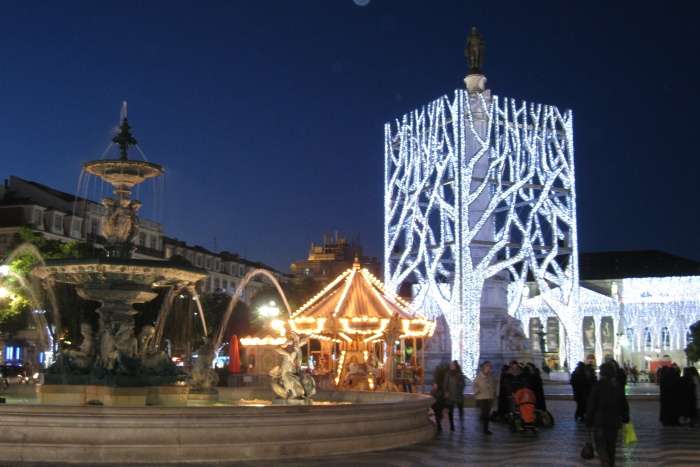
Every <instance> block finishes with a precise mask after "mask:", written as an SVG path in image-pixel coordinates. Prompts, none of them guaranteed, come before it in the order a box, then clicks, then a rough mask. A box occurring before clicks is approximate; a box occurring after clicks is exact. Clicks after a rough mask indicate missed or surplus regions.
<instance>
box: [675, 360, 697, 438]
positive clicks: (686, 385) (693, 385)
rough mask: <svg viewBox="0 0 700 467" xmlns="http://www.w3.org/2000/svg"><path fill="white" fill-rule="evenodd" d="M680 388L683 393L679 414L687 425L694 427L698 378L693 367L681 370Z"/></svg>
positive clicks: (695, 422)
mask: <svg viewBox="0 0 700 467" xmlns="http://www.w3.org/2000/svg"><path fill="white" fill-rule="evenodd" d="M681 387H682V391H683V392H682V401H681V411H680V414H681V416H682V417H683V418H684V419H685V421H687V423H688V424H689V425H691V426H695V425H696V424H697V422H698V409H699V408H700V378H698V370H697V369H696V368H695V367H692V366H689V367H686V368H685V369H684V370H683V377H682V378H681Z"/></svg>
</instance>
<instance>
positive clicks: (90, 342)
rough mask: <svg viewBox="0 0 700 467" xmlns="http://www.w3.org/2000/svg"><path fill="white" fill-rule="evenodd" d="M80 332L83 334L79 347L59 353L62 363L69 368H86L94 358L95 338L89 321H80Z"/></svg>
mask: <svg viewBox="0 0 700 467" xmlns="http://www.w3.org/2000/svg"><path fill="white" fill-rule="evenodd" d="M80 333H81V334H82V336H83V341H82V342H81V343H80V347H79V348H78V349H66V350H64V351H63V352H62V353H61V354H60V355H59V357H60V358H61V359H62V362H61V363H62V365H63V366H65V367H68V369H71V370H87V369H89V368H90V367H91V366H92V364H93V361H94V359H95V340H94V337H93V334H92V326H91V325H90V323H82V324H81V325H80Z"/></svg>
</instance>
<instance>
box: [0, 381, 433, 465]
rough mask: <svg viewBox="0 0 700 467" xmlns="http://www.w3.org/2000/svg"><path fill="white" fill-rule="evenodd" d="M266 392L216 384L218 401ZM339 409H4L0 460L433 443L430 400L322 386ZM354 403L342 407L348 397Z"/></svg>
mask: <svg viewBox="0 0 700 467" xmlns="http://www.w3.org/2000/svg"><path fill="white" fill-rule="evenodd" d="M271 394H272V393H271V392H268V391H256V390H250V389H243V388H219V400H220V401H221V402H225V401H226V400H229V401H232V402H233V401H239V400H241V399H248V400H254V399H269V398H270V397H271ZM317 399H318V400H323V401H332V402H336V403H337V404H336V405H332V404H324V405H311V406H298V405H294V406H285V405H269V406H264V407H260V406H233V405H231V406H228V405H215V406H210V407H158V406H155V407H142V408H136V407H92V406H89V407H77V406H75V407H74V406H53V405H5V406H3V405H0V423H1V424H2V427H3V435H2V437H0V463H12V464H13V465H16V464H18V463H21V462H26V463H41V462H45V463H74V464H99V463H111V464H118V465H121V464H128V463H136V464H139V463H140V464H148V463H153V464H167V463H191V464H205V465H210V464H214V463H226V462H235V461H248V460H262V459H268V460H274V459H289V458H303V457H309V456H326V455H332V454H351V453H358V452H366V451H375V450H383V449H390V448H396V447H401V446H406V445H410V444H415V443H419V442H423V441H427V440H429V439H430V438H431V437H432V436H433V433H434V429H433V427H432V424H431V422H430V421H429V420H428V409H429V407H430V405H431V403H432V399H431V398H430V397H428V396H425V395H420V394H406V393H383V392H381V393H380V392H376V393H375V392H358V391H347V392H321V393H319V394H318V395H317ZM348 402H349V403H350V404H347V403H348Z"/></svg>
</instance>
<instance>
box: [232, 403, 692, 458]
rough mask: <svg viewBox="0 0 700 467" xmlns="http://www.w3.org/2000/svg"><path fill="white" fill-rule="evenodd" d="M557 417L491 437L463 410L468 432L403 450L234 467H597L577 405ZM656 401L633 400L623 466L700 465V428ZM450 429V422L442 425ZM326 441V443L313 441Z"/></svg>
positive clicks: (562, 408) (554, 408) (497, 430)
mask: <svg viewBox="0 0 700 467" xmlns="http://www.w3.org/2000/svg"><path fill="white" fill-rule="evenodd" d="M548 405H549V408H550V410H551V412H552V413H553V415H554V417H555V419H556V425H555V426H554V428H552V429H546V430H544V429H543V430H540V432H539V434H538V435H537V436H536V437H532V436H526V435H521V434H517V433H511V432H510V431H509V430H508V428H507V427H506V426H505V425H499V424H494V425H493V427H492V431H493V435H491V436H486V435H483V434H482V433H480V432H479V431H478V419H477V417H478V415H477V411H476V409H473V408H468V409H465V412H466V413H465V418H466V419H465V423H464V430H463V431H462V430H460V427H459V425H458V426H457V431H456V432H454V433H450V432H449V431H446V432H443V433H442V434H441V435H439V436H437V437H436V438H435V439H434V440H433V441H430V442H427V443H423V444H419V445H416V446H413V447H409V448H405V449H394V450H390V451H383V452H375V453H368V454H358V455H354V456H335V457H325V458H319V459H305V460H298V461H287V462H274V463H271V462H269V461H268V462H249V463H240V464H235V465H236V466H249V467H262V466H270V465H275V466H284V467H302V466H316V467H320V466H324V467H330V466H339V467H351V466H362V467H370V466H377V467H380V466H394V467H414V466H416V467H419V466H443V467H448V466H463V465H475V466H489V465H494V466H524V465H530V466H595V465H599V463H598V460H597V459H594V460H591V461H584V460H582V459H581V457H580V456H579V452H580V451H581V447H582V446H583V444H584V441H585V440H586V430H585V428H584V427H583V426H582V425H580V424H577V423H575V422H574V419H573V413H574V408H575V404H574V402H573V401H568V400H554V401H551V402H549V404H548ZM658 408H659V405H658V402H656V401H637V400H635V401H632V402H630V409H631V416H632V420H633V422H634V425H635V428H636V431H637V436H638V437H639V442H638V443H636V444H634V445H631V446H629V447H623V446H622V445H620V447H619V448H618V455H617V464H616V465H619V466H656V465H663V466H683V465H687V466H690V465H696V466H697V465H700V428H692V429H691V428H688V427H663V426H661V424H660V423H659V422H658ZM444 427H447V423H444ZM309 442H311V443H313V442H322V440H309Z"/></svg>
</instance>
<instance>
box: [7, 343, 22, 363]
mask: <svg viewBox="0 0 700 467" xmlns="http://www.w3.org/2000/svg"><path fill="white" fill-rule="evenodd" d="M21 361H22V346H20V345H8V346H6V347H5V362H21Z"/></svg>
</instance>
